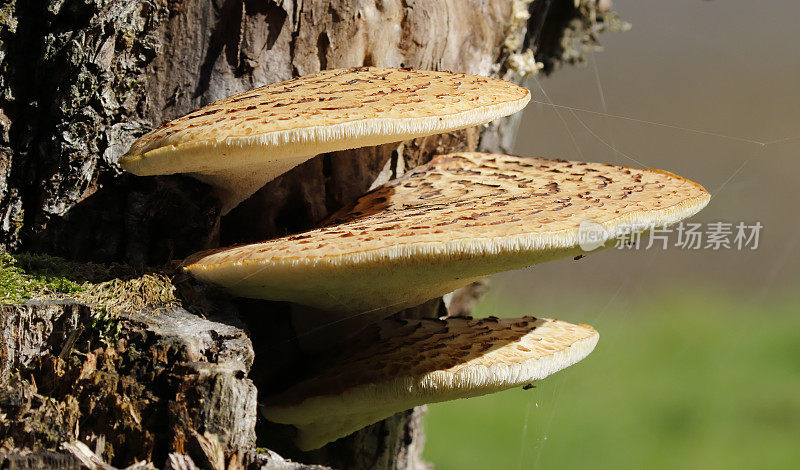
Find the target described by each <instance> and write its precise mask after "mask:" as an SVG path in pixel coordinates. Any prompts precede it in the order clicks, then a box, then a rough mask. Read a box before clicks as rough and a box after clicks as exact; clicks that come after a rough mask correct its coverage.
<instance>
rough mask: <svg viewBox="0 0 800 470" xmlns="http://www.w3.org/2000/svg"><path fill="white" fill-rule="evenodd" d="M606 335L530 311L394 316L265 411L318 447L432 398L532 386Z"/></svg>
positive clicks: (271, 400) (269, 400) (268, 402)
mask: <svg viewBox="0 0 800 470" xmlns="http://www.w3.org/2000/svg"><path fill="white" fill-rule="evenodd" d="M598 338H599V335H598V333H597V331H595V330H594V329H593V328H592V327H590V326H588V325H573V324H571V323H567V322H563V321H559V320H550V319H536V318H533V317H524V318H517V319H497V318H494V317H489V318H483V319H471V318H460V317H453V318H448V319H446V320H396V319H387V320H383V321H382V322H379V323H377V324H374V325H372V326H371V327H369V328H367V329H365V330H364V331H362V332H361V333H360V334H359V335H358V336H357V337H355V338H354V339H353V340H352V341H350V342H348V345H347V346H345V347H344V348H343V349H341V350H340V352H339V353H338V354H335V355H332V356H330V357H327V358H326V360H325V362H324V364H323V365H322V366H321V367H320V371H319V372H318V373H317V374H315V375H312V376H311V377H309V378H307V379H305V380H303V381H302V382H301V383H299V384H297V385H294V386H292V387H291V388H289V389H288V390H286V391H285V392H283V393H281V394H280V395H276V396H272V397H266V398H264V399H262V400H261V403H262V406H261V412H262V414H263V415H264V416H265V417H266V418H267V419H269V420H270V421H274V422H277V423H283V424H291V425H294V426H295V427H296V428H297V433H296V435H295V443H296V444H297V446H298V447H299V448H300V449H302V450H309V449H315V448H318V447H321V446H323V445H325V444H326V443H328V442H330V441H333V440H335V439H338V438H340V437H343V436H346V435H348V434H350V433H352V432H354V431H357V430H358V429H361V428H363V427H364V426H367V425H369V424H372V423H375V422H377V421H380V420H382V419H384V418H387V417H389V416H391V415H392V414H394V413H397V412H399V411H403V410H406V409H409V408H413V407H414V406H417V405H422V404H425V403H434V402H439V401H446V400H454V399H457V398H469V397H476V396H480V395H485V394H487V393H493V392H498V391H501V390H506V389H509V388H512V387H518V386H523V385H527V384H529V383H531V382H532V381H535V380H540V379H543V378H545V377H547V376H548V375H550V374H553V373H555V372H557V371H559V370H561V369H564V368H566V367H568V366H570V365H572V364H575V363H576V362H578V361H580V360H581V359H583V358H584V357H586V356H587V355H589V353H590V352H591V351H592V350H593V349H594V347H595V345H596V344H597V340H598Z"/></svg>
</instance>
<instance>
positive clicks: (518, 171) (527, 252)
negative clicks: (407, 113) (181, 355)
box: [184, 153, 710, 317]
mask: <svg viewBox="0 0 800 470" xmlns="http://www.w3.org/2000/svg"><path fill="white" fill-rule="evenodd" d="M709 198H710V196H709V194H708V193H707V192H706V191H705V190H704V189H703V188H702V187H701V186H700V185H698V184H697V183H694V182H692V181H689V180H687V179H684V178H681V177H679V176H677V175H674V174H672V173H668V172H664V171H660V170H637V169H633V168H627V167H622V166H613V165H608V164H601V163H583V162H570V161H563V160H547V159H541V158H520V157H512V156H507V155H494V154H481V153H457V154H449V155H441V156H437V157H435V158H434V159H433V160H432V161H431V162H429V163H427V164H425V165H422V166H420V167H418V168H416V169H414V170H411V171H409V172H408V173H406V174H405V175H404V176H402V177H400V178H397V179H395V180H392V181H390V182H388V183H386V184H385V185H383V186H382V187H379V188H377V189H376V190H374V191H372V192H370V193H367V194H365V195H364V196H362V197H361V198H359V199H358V200H356V201H355V202H354V203H353V204H352V205H351V206H349V207H346V208H344V209H342V210H341V211H339V212H338V213H336V214H334V215H333V216H331V218H330V219H329V220H328V221H327V224H326V225H325V226H323V227H321V228H317V229H314V230H310V231H307V232H304V233H299V234H296V235H291V236H285V237H282V238H277V239H273V240H269V241H266V242H263V243H256V244H250V245H242V246H237V247H232V248H222V249H216V250H211V251H206V252H202V253H198V254H195V255H192V256H191V257H189V259H187V260H186V261H185V262H184V266H185V269H187V270H188V271H189V272H190V273H191V274H192V275H194V276H195V277H197V278H199V279H201V280H203V281H207V282H210V283H213V284H217V285H219V286H222V287H223V288H225V289H226V290H227V291H228V292H230V293H232V294H234V295H238V296H243V297H253V298H260V299H268V300H282V301H290V302H296V303H300V304H304V305H309V306H311V307H314V308H318V309H321V310H325V311H329V312H336V313H339V314H344V315H345V316H348V315H358V314H363V313H365V312H373V313H374V315H373V317H374V316H377V315H387V314H389V313H392V312H396V311H399V310H402V309H403V308H407V307H411V306H414V305H419V304H421V303H423V302H425V301H426V300H429V299H432V298H436V297H438V296H441V295H443V294H446V293H448V292H451V291H453V290H455V289H457V288H459V287H462V286H465V285H467V284H469V283H471V282H473V281H475V280H477V279H480V278H483V277H485V276H487V275H490V274H494V273H497V272H501V271H507V270H513V269H519V268H523V267H526V266H530V265H533V264H537V263H541V262H544V261H549V260H553V259H557V258H562V257H567V256H575V255H578V254H581V253H583V252H584V251H583V250H582V248H581V235H582V234H581V229H582V223H583V222H586V221H591V222H592V223H593V224H594V227H596V228H599V229H600V233H596V234H595V235H596V236H597V237H599V245H601V246H610V244H611V241H612V240H614V239H616V238H617V237H620V236H622V235H624V234H625V233H626V231H627V230H630V228H631V226H636V227H642V226H648V225H650V224H655V225H659V226H660V225H664V224H672V223H675V222H678V221H680V220H682V219H684V218H687V217H689V216H691V215H693V214H695V213H696V212H698V211H699V210H700V209H702V208H703V207H704V206H705V205H706V204H707V203H708V201H709Z"/></svg>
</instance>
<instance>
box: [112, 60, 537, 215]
mask: <svg viewBox="0 0 800 470" xmlns="http://www.w3.org/2000/svg"><path fill="white" fill-rule="evenodd" d="M529 100H530V92H529V91H528V90H526V89H525V88H522V87H519V86H517V85H514V84H512V83H509V82H506V81H503V80H500V79H496V78H486V77H479V76H474V75H467V74H463V73H458V74H455V73H449V72H431V71H421V70H411V69H390V68H378V67H359V68H350V69H336V70H325V71H322V72H319V73H316V74H312V75H307V76H304V77H301V78H295V79H292V80H288V81H284V82H280V83H274V84H271V85H267V86H263V87H260V88H256V89H253V90H250V91H247V92H244V93H240V94H237V95H233V96H230V97H228V98H225V99H221V100H219V101H215V102H213V103H211V104H209V105H208V106H205V107H203V108H200V109H198V110H196V111H194V112H192V113H190V114H188V115H186V116H183V117H181V118H178V119H175V120H173V121H170V122H168V123H166V124H164V125H163V126H161V127H159V128H158V129H155V130H153V131H151V132H149V133H147V134H145V135H144V136H142V137H141V138H139V139H138V140H137V141H136V142H134V144H133V145H132V146H131V148H130V150H129V151H128V152H127V153H126V154H125V155H124V156H123V157H122V158H121V159H120V161H119V164H120V166H121V167H122V168H123V169H125V170H127V171H130V172H132V173H135V174H137V175H166V174H174V173H187V174H190V175H192V176H194V177H195V178H197V179H199V180H201V181H203V182H205V183H208V184H210V185H211V186H212V187H214V188H215V189H216V191H217V193H218V196H219V197H220V199H221V201H222V204H223V207H222V213H223V214H225V213H227V212H229V211H230V210H231V209H232V208H234V207H235V206H236V205H237V204H239V203H240V202H241V201H243V200H244V199H246V198H248V197H249V196H251V195H252V194H253V193H255V192H256V191H257V190H258V189H259V188H261V187H262V186H263V185H264V184H266V183H267V182H269V181H271V180H272V179H274V178H275V177H277V176H279V175H281V174H282V173H285V172H286V171H288V170H290V169H291V168H293V167H295V166H297V165H299V164H300V163H302V162H304V161H306V160H308V159H310V158H311V157H313V156H315V155H318V154H320V153H326V152H333V151H337V150H347V149H353V148H359V147H366V146H372V145H379V144H385V143H390V142H399V141H402V140H406V139H411V138H415V137H423V136H427V135H432V134H440V133H444V132H449V131H454V130H458V129H464V128H467V127H471V126H475V125H478V124H484V123H487V122H490V121H492V120H495V119H497V118H500V117H502V116H506V115H509V114H512V113H515V112H517V111H519V110H520V109H522V108H523V107H524V106H525V105H526V104H527V103H528V101H529Z"/></svg>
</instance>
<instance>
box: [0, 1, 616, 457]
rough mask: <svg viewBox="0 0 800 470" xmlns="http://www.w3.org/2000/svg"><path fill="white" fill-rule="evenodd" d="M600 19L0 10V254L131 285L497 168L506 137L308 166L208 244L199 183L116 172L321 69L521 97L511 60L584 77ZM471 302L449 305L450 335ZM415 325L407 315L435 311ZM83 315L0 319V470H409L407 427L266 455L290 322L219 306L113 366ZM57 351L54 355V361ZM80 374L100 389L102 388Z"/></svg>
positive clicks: (122, 331) (207, 7)
mask: <svg viewBox="0 0 800 470" xmlns="http://www.w3.org/2000/svg"><path fill="white" fill-rule="evenodd" d="M600 3H601V4H605V3H606V2H602V1H601V2H600ZM601 10H603V8H600V9H598V6H597V5H596V4H595V1H594V0H583V1H582V2H580V5H578V6H577V7H576V5H575V2H574V1H573V0H536V1H535V2H530V1H526V0H424V1H422V0H349V1H348V0H332V1H329V0H304V1H303V0H294V1H291V0H210V1H209V0H38V1H34V0H0V90H2V96H1V97H0V246H2V247H3V248H5V249H6V250H14V251H19V250H25V251H33V252H46V253H50V254H55V255H59V256H62V257H66V258H69V259H73V260H81V261H96V262H103V263H126V264H129V265H133V266H135V267H139V268H141V267H143V266H154V265H163V264H165V263H167V262H168V261H170V260H173V259H180V258H183V257H185V256H187V255H189V254H191V253H193V252H195V251H198V250H201V249H204V248H208V247H212V246H217V245H220V244H223V245H227V244H233V243H241V242H249V241H260V240H264V239H266V238H269V237H274V236H278V235H285V234H287V233H291V232H296V231H299V230H303V229H306V228H310V227H313V226H315V224H317V223H318V222H320V221H321V220H322V219H324V218H325V217H326V216H327V215H328V214H330V213H332V212H333V211H335V210H337V209H339V208H341V207H342V206H344V205H345V204H347V203H349V202H350V201H352V200H353V199H355V198H356V197H358V196H359V195H361V194H362V193H364V192H365V191H367V190H368V189H370V188H371V187H373V186H374V185H376V184H380V183H381V182H384V181H386V180H388V179H389V178H392V177H396V176H399V175H400V174H402V173H403V172H404V171H405V170H407V169H410V168H412V167H414V166H417V165H419V164H422V163H425V162H427V161H428V160H430V158H431V157H432V156H433V155H435V154H437V153H443V152H450V151H457V150H477V149H480V150H487V151H504V150H506V149H508V148H509V145H510V144H511V142H513V139H514V134H515V130H516V123H517V119H518V117H511V118H507V119H503V120H500V121H498V122H496V123H492V124H491V125H489V126H485V127H480V128H473V129H467V130H464V131H458V132H452V133H448V134H444V135H440V136H432V137H426V138H420V139H415V140H413V141H409V142H405V143H398V144H387V145H382V146H378V147H374V148H366V149H359V150H353V151H344V152H334V153H331V154H325V155H321V156H319V157H317V158H314V159H311V160H309V161H308V162H306V163H304V164H303V165H300V166H298V167H297V168H295V169H293V170H292V171H290V172H288V173H286V174H285V175H283V176H281V177H279V178H277V179H276V180H274V181H272V182H270V183H269V184H267V185H266V186H265V187H264V188H263V189H261V190H260V191H258V192H257V193H256V194H255V195H253V196H252V197H251V198H250V199H248V200H247V201H245V202H244V203H243V204H241V205H240V206H239V207H237V208H236V209H235V210H233V211H232V212H231V213H230V214H229V215H227V216H225V217H224V218H222V219H221V222H220V225H219V226H218V227H217V226H216V224H217V220H218V212H217V201H215V200H214V199H213V198H212V197H211V196H210V195H209V194H210V193H209V191H208V189H207V187H206V186H204V185H203V184H202V183H200V182H198V181H195V180H193V179H191V178H186V177H181V176H165V177H146V178H145V177H135V176H133V175H130V174H126V173H122V172H121V171H120V169H119V168H118V166H117V164H116V162H117V160H118V158H119V157H120V156H121V155H122V153H124V152H125V151H126V150H127V148H128V146H129V145H130V143H131V142H132V141H133V140H134V139H136V138H137V137H138V136H140V135H142V134H143V133H145V132H147V131H148V130H150V129H152V128H154V127H156V126H158V125H159V124H161V123H162V122H164V121H166V120H169V119H173V118H176V117H178V116H181V115H183V114H185V113H187V112H189V111H191V110H193V109H196V108H198V107H200V106H203V105H205V104H208V103H210V102H211V101H214V100H216V99H219V98H222V97H225V96H228V95H230V94H232V93H236V92H240V91H244V90H247V89H250V88H253V87H256V86H260V85H264V84H267V83H273V82H276V81H280V80H286V79H289V78H292V77H296V76H301V75H306V74H310V73H313V72H316V71H319V70H321V69H326V68H339V67H351V66H359V65H377V66H387V67H401V66H403V67H414V68H419V69H435V70H451V71H456V72H467V73H473V74H479V75H487V76H497V77H502V78H505V79H508V80H511V81H515V82H518V83H519V82H521V81H522V76H523V75H524V74H525V73H529V72H531V71H533V70H534V69H535V67H533V68H532V64H531V63H530V62H529V61H527V62H526V61H525V60H524V59H525V57H526V56H525V53H526V51H528V50H530V51H532V52H533V53H534V54H535V57H536V60H537V61H541V62H542V63H544V66H545V71H546V72H549V71H551V70H553V69H554V68H555V67H556V66H557V65H558V64H559V63H560V62H562V61H570V62H571V61H576V60H579V59H580V57H581V50H582V48H583V47H584V46H587V45H591V44H593V41H594V36H593V35H594V33H595V32H596V31H597V30H598V29H599V28H600V27H604V26H607V25H609V24H610V25H612V26H613V24H614V22H615V21H616V19H615V17H613V15H611V14H610V13H608V12H605V11H601ZM475 288H476V289H481V288H482V287H481V286H476V287H475ZM201 295H202V294H201ZM472 297H473V296H470V295H469V294H463V295H460V296H454V297H453V299H462V300H456V301H453V299H448V302H454V303H457V304H458V308H457V310H458V312H459V313H461V314H463V313H465V312H466V311H467V310H468V309H469V308H471V307H469V305H471V303H474V302H473V301H472V300H471V299H472ZM431 305H432V307H431V308H428V309H427V310H424V313H422V315H437V314H438V312H440V310H441V309H442V308H443V307H442V306H441V304H440V301H436V302H434V303H433V304H431ZM464 305H467V306H466V307H465V306H464ZM92 309H93V307H92V306H86V305H83V306H82V305H78V304H74V303H69V302H67V303H63V302H62V303H53V302H50V303H43V304H42V303H39V304H28V305H24V306H14V307H8V308H7V309H6V310H4V311H3V317H2V318H3V321H4V322H5V323H4V324H5V325H12V324H13V325H16V326H17V329H16V330H13V332H12V331H11V330H7V331H6V330H4V332H3V335H4V336H3V338H4V341H5V343H4V346H3V347H4V349H3V354H2V355H0V369H2V370H3V371H4V376H3V378H2V379H0V386H4V387H6V389H8V387H12V386H13V387H17V388H16V391H15V393H16V395H15V394H14V393H12V394H10V395H9V394H7V393H5V392H2V393H0V412H2V413H5V414H6V416H8V417H13V416H16V417H17V418H18V421H13V419H12V420H11V421H8V422H6V423H5V424H4V425H3V426H2V428H0V431H2V432H0V445H4V446H5V448H6V450H9V449H11V448H14V449H16V450H19V449H29V450H32V451H35V452H34V453H33V454H28V456H27V457H26V456H24V455H22V454H15V455H13V456H12V455H11V454H8V455H6V457H5V458H6V460H5V462H6V464H7V465H10V466H12V467H13V466H14V465H17V466H23V465H40V466H44V467H47V466H48V465H61V466H62V467H63V468H69V465H77V463H76V462H77V460H75V459H72V458H69V457H64V455H65V454H52V453H46V452H47V451H58V450H59V449H60V447H59V444H60V443H61V442H70V441H75V440H84V441H91V443H92V444H93V445H95V446H97V450H98V452H99V454H101V456H102V457H103V458H105V459H107V460H111V461H112V462H113V463H114V464H115V465H128V464H130V463H132V462H134V461H136V460H142V459H148V460H151V461H153V462H155V463H156V465H157V466H159V467H162V466H164V465H167V464H166V463H165V462H167V455H169V454H170V453H173V454H171V455H177V454H181V453H187V452H188V453H190V454H191V453H192V452H194V455H195V456H197V455H200V456H202V455H206V456H208V455H209V454H208V452H205V453H204V452H201V451H192V449H191V448H192V446H194V447H199V448H206V447H208V446H209V445H211V446H212V447H213V445H212V444H213V442H212V444H207V442H206V441H207V440H208V439H211V440H212V441H213V440H216V442H218V444H219V445H220V446H221V448H223V449H224V453H225V455H226V456H227V457H226V458H228V459H231V458H234V459H239V460H238V461H239V462H249V465H251V466H253V468H257V467H258V466H261V465H263V466H265V468H267V466H268V465H278V463H276V462H279V460H277V459H278V457H276V456H272V457H269V458H268V457H265V456H264V455H261V456H256V455H255V454H253V451H254V449H255V446H256V444H258V445H259V446H261V447H270V448H275V449H279V450H280V451H281V452H282V453H284V454H288V455H290V456H291V457H292V458H294V459H295V460H299V461H302V462H308V463H319V464H324V465H328V466H332V467H336V468H386V469H389V468H392V469H394V468H418V467H421V466H423V463H422V461H421V458H420V451H421V447H422V444H421V440H420V436H421V428H420V421H419V416H420V413H421V412H420V411H419V410H417V411H409V412H405V413H400V414H398V415H396V416H394V417H392V418H390V419H388V420H385V421H383V422H381V423H378V424H376V425H373V426H371V427H369V428H366V429H364V430H362V431H359V432H358V433H356V434H354V435H352V436H349V437H348V438H345V439H342V440H339V441H337V442H335V443H332V444H330V445H328V446H326V447H325V448H323V449H321V450H319V451H315V452H311V453H299V452H297V451H296V450H293V449H292V448H291V446H290V445H288V444H285V443H283V442H281V441H280V437H276V436H280V429H274V428H273V427H272V425H270V424H269V423H261V424H259V426H258V438H256V427H255V420H256V413H255V403H256V402H255V390H256V388H258V390H260V391H262V392H264V391H265V390H267V391H269V390H274V389H276V388H279V387H280V386H283V385H285V380H283V379H282V377H283V376H282V375H281V374H282V373H283V372H285V371H286V370H287V369H288V368H289V364H291V361H293V360H294V359H293V358H294V354H295V352H293V351H291V350H287V351H282V352H279V353H276V350H275V348H274V345H275V344H284V343H285V341H282V339H284V338H285V336H286V335H290V334H291V329H290V328H289V326H288V324H286V321H285V320H284V319H285V318H286V316H287V315H286V314H287V313H288V312H289V311H290V310H291V309H292V306H290V305H285V304H280V303H271V302H256V301H243V300H242V301H232V303H229V304H228V303H226V307H225V311H224V312H217V316H218V317H219V318H214V319H212V318H209V319H208V320H205V319H202V318H199V317H195V318H193V316H192V315H191V314H189V313H188V312H185V311H173V312H170V313H162V314H160V315H153V314H150V315H148V313H147V312H129V313H128V314H126V315H123V316H121V317H119V318H116V319H114V320H113V323H114V325H116V326H115V327H116V328H117V334H118V336H117V337H116V338H117V343H115V344H111V345H110V344H105V343H103V342H102V341H101V340H102V334H103V332H102V331H101V330H98V329H97V328H96V325H94V324H93V326H92V327H91V328H90V327H87V326H86V325H85V323H86V322H89V323H91V321H90V319H91V318H96V315H94V314H93V313H92ZM422 311H423V310H420V309H414V312H405V315H417V316H419V315H421V313H420V312H422ZM95 313H96V312H95ZM212 320H213V321H212ZM34 324H40V325H44V326H43V327H37V328H33V327H32V326H31V325H34ZM231 325H233V326H231ZM42 328H43V329H42ZM43 331H44V332H45V333H43ZM198 334H200V336H201V339H197V337H195V336H196V335H198ZM37 335H38V336H37ZM70 338H72V339H71V341H72V342H73V343H72V346H71V347H70V348H67V353H66V355H64V353H63V345H62V344H61V342H62V341H66V340H70ZM203 338H206V339H203ZM75 341H79V346H74V345H75V344H76V343H74V342H75ZM120 341H122V342H123V343H124V344H125V346H119V342H120ZM141 341H144V342H143V343H141ZM198 341H199V342H198ZM134 344H136V345H137V346H136V347H127V346H128V345H131V346H132V345H134ZM254 344H255V345H256V348H255V350H254V348H253V345H254ZM73 346H74V348H73ZM72 349H74V350H77V351H80V354H82V356H80V357H82V359H81V360H79V361H77V362H76V361H74V360H72V359H74V356H70V354H71V353H70V352H69V351H71V350H72ZM171 352H173V353H174V355H170V354H172V353H171ZM70 358H71V359H70ZM91 361H100V362H91ZM89 363H92V364H94V365H91V367H90V366H88V365H87V364H89ZM253 363H254V364H255V365H253ZM251 366H253V367H251ZM87 367H89V368H90V369H91V371H89V372H86V371H87V370H89V369H87ZM76 374H77V375H76ZM84 374H90V375H91V377H103V378H104V380H112V379H109V378H113V384H114V387H115V388H113V389H112V388H111V385H109V384H108V383H105V382H103V381H102V380H100V379H97V380H95V379H92V381H89V379H88V377H89V376H88V375H86V376H85V375H84ZM12 378H13V381H12ZM79 379H80V380H79ZM42 380H49V382H42ZM69 380H71V381H72V382H69V383H68V381H69ZM75 381H77V382H75ZM12 382H13V384H12ZM84 382H85V383H84ZM89 382H91V383H89ZM122 383H124V384H128V385H125V386H122V385H119V384H122ZM133 383H136V384H138V386H134V385H132V384H133ZM48 387H49V388H48ZM26 394H27V395H26ZM115 394H116V395H115ZM43 400H44V401H43ZM124 400H129V401H130V402H129V403H127V404H125V403H122V402H123V401H124ZM101 401H102V402H103V406H99V405H98V403H99V402H101ZM126 407H127V408H126ZM125 410H128V411H127V412H126V411H125ZM106 413H108V416H106V415H105V414H106ZM101 415H102V416H101ZM112 417H113V418H112ZM134 418H135V419H134ZM111 419H114V420H115V421H113V422H112V421H109V420H111ZM25 420H27V422H23V421H25ZM123 430H124V431H123ZM193 433H194V434H193ZM204 433H208V434H209V435H213V436H214V437H213V438H206V437H204V436H205V435H204ZM132 436H133V437H132ZM204 439H206V440H204ZM204 442H205V443H206V444H207V445H206V444H204ZM204 445H205V446H206V447H204ZM71 449H72V451H71V452H72V454H69V455H77V454H80V449H78V450H75V448H74V447H73V448H71ZM201 450H202V449H201ZM43 452H44V453H43ZM236 455H238V456H239V457H231V456H236ZM170 458H178V457H170ZM196 458H198V457H196ZM208 458H209V459H211V457H208ZM2 459H3V457H0V463H2V462H3V460H2ZM15 459H16V460H15ZM26 459H27V460H26ZM48 459H49V460H48ZM53 459H55V460H53ZM59 459H62V460H59ZM269 459H272V460H271V462H272V463H270V464H268V463H267V461H268V460H269ZM51 461H52V462H55V461H58V462H61V463H59V464H54V463H52V462H51ZM9 462H10V463H9ZM15 462H16V463H15ZM36 462H39V463H36ZM42 462H51V463H50V464H45V463H42ZM172 465H173V466H176V465H178V464H177V463H174V464H172ZM280 465H284V464H280ZM285 465H286V466H287V467H286V468H289V465H290V464H288V463H285ZM207 466H210V467H214V464H213V463H208V464H207ZM98 468H99V467H98ZM175 468H178V467H175ZM186 468H191V467H186ZM269 468H278V467H269Z"/></svg>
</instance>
